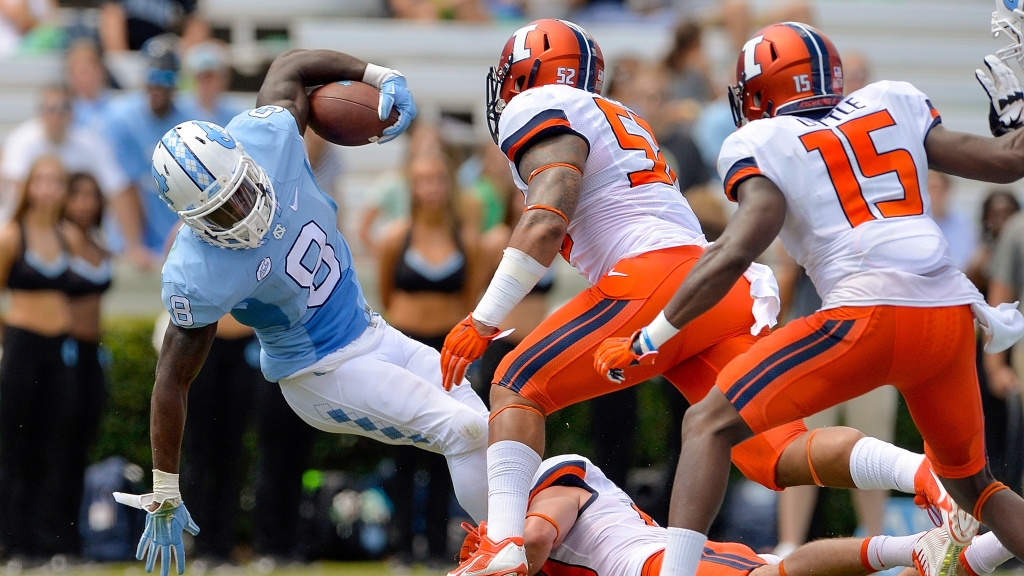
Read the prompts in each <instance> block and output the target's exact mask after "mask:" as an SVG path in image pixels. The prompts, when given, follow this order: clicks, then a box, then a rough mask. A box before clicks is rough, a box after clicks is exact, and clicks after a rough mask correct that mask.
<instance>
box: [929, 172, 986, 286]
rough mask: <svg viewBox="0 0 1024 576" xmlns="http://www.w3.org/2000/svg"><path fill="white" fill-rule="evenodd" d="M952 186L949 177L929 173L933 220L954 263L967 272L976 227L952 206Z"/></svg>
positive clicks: (972, 250)
mask: <svg viewBox="0 0 1024 576" xmlns="http://www.w3.org/2000/svg"><path fill="white" fill-rule="evenodd" d="M951 184H952V182H951V181H950V177H949V176H948V175H946V174H943V173H942V172H937V171H935V170H930V171H929V172H928V196H929V197H930V198H931V201H932V218H934V219H935V223H936V224H938V225H939V229H940V230H942V235H943V236H945V237H946V242H947V243H949V253H950V254H951V255H952V256H953V263H954V264H956V267H957V268H959V269H961V270H966V269H967V264H968V262H970V260H971V256H972V255H973V254H974V247H975V245H976V241H975V239H974V227H973V226H972V225H971V221H970V220H969V219H968V218H967V216H965V215H964V214H963V212H961V211H959V210H954V209H952V207H951V206H950V200H951V199H950V192H951V190H950V185H951Z"/></svg>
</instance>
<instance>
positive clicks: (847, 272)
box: [718, 81, 980, 309]
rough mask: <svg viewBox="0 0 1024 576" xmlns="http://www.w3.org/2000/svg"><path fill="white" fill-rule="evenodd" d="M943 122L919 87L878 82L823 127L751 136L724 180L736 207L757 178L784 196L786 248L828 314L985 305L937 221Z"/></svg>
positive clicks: (743, 132) (772, 128)
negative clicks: (932, 151) (934, 176)
mask: <svg viewBox="0 0 1024 576" xmlns="http://www.w3.org/2000/svg"><path fill="white" fill-rule="evenodd" d="M939 122H941V117H940V116H939V114H938V112H937V111H936V110H935V109H934V108H933V107H932V105H931V102H929V101H928V99H927V98H926V97H925V95H924V94H922V93H921V92H920V91H919V90H917V89H916V88H914V87H913V86H912V85H910V84H907V83H905V82H888V81H884V82H876V83H874V84H870V85H868V86H866V87H865V88H863V89H861V90H858V91H856V92H854V93H853V94H850V95H849V96H847V97H846V98H845V99H844V100H843V101H842V102H841V103H840V104H839V105H838V106H836V107H835V109H834V110H833V111H832V112H830V113H829V115H828V116H826V117H824V118H822V119H820V120H811V119H808V118H801V117H796V116H778V117H775V118H768V119H763V120H757V121H754V122H751V123H749V124H747V125H746V126H744V127H743V128H741V129H740V130H739V131H737V132H735V133H734V134H732V135H731V136H729V138H727V139H726V141H725V144H724V145H723V146H722V151H721V154H720V155H719V159H718V170H719V174H720V175H721V177H722V181H723V182H724V183H725V193H726V195H727V196H728V197H729V199H731V200H733V201H735V200H736V190H737V187H738V186H739V184H740V183H741V182H743V181H744V180H746V179H747V178H750V177H753V176H759V175H760V176H764V177H767V178H768V179H769V180H771V181H772V182H774V183H775V185H776V186H778V187H779V189H781V190H782V192H783V193H784V194H785V196H786V209H787V216H786V222H785V225H784V226H783V228H782V231H781V232H780V234H779V236H780V238H781V239H782V242H783V244H784V245H785V247H786V250H787V251H789V253H790V254H791V255H792V256H793V257H794V258H795V259H796V261H797V262H798V263H799V264H800V265H801V266H803V267H804V268H805V269H806V270H807V274H808V276H810V278H811V280H812V281H813V282H814V286H815V287H816V288H817V290H818V293H819V294H820V295H821V297H822V301H823V306H822V308H823V309H829V308H836V307H839V306H872V305H886V304H890V305H902V306H951V305H959V304H968V303H977V302H979V299H980V294H979V293H978V292H977V290H976V289H975V288H974V286H973V285H972V284H971V283H970V282H969V281H968V280H967V278H966V277H965V276H964V275H963V274H962V273H960V272H959V271H958V270H957V269H956V268H955V266H954V264H953V261H952V258H951V257H950V252H949V246H948V245H947V244H946V240H945V239H944V238H943V236H942V232H941V231H940V230H939V227H938V225H936V224H935V222H934V221H933V220H932V218H931V216H930V212H931V205H930V200H929V197H928V190H927V178H928V158H927V156H926V154H925V146H924V141H925V138H926V137H927V135H928V132H929V130H931V129H932V128H933V127H934V126H936V125H937V124H938V123H939Z"/></svg>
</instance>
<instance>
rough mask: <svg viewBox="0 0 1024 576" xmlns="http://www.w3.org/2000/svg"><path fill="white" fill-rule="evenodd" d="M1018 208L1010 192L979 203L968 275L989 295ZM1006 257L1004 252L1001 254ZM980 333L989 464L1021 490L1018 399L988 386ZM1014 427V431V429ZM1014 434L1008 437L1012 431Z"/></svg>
mask: <svg viewBox="0 0 1024 576" xmlns="http://www.w3.org/2000/svg"><path fill="white" fill-rule="evenodd" d="M1019 210H1020V203H1019V202H1018V201H1017V198H1016V197H1015V196H1014V195H1013V192H1011V191H1009V190H1005V189H995V190H992V191H990V192H989V193H988V196H986V198H985V201H984V202H983V203H982V206H981V243H980V244H979V246H978V250H977V251H976V252H975V253H974V256H973V257H972V258H971V262H970V264H969V265H968V266H967V270H966V274H967V277H968V278H970V279H971V281H972V282H974V285H975V286H977V287H978V290H980V291H981V293H982V294H985V295H986V297H988V296H989V294H988V288H989V276H988V269H989V263H990V261H991V256H992V250H993V248H994V247H995V245H996V243H997V242H999V238H1000V235H1001V233H1002V232H1003V230H1004V229H1006V223H1007V221H1008V220H1010V218H1011V217H1012V216H1013V215H1014V214H1015V213H1017V212H1018V211H1019ZM1001 257H1005V253H1004V254H1002V255H1001ZM984 358H985V354H984V350H983V338H982V335H981V334H979V335H978V380H979V382H980V384H981V406H982V409H983V410H984V412H985V449H986V451H987V452H988V458H989V467H990V468H992V474H993V475H994V476H995V477H996V479H998V480H999V481H1001V482H1003V483H1004V484H1006V485H1007V486H1010V488H1011V489H1013V490H1014V491H1015V492H1017V493H1020V490H1021V480H1022V477H1021V475H1022V473H1024V461H1022V457H1024V451H1022V449H1021V448H1022V446H1021V445H1022V443H1024V437H1022V436H1021V432H1022V430H1021V421H1020V416H1021V410H1020V400H1019V398H1016V397H1015V396H1017V395H1019V394H1014V392H1015V390H1013V389H1012V388H1011V389H1009V390H1002V389H999V388H998V387H993V386H991V385H990V382H989V380H988V377H987V374H986V371H985V364H984ZM1015 427H1016V432H1014V430H1015ZM1014 433H1015V434H1016V436H1011V435H1012V434H1014Z"/></svg>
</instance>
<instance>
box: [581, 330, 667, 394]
mask: <svg viewBox="0 0 1024 576" xmlns="http://www.w3.org/2000/svg"><path fill="white" fill-rule="evenodd" d="M640 332H641V331H640V330H637V331H636V332H633V335H632V336H629V337H628V338H608V339H606V340H605V341H604V342H601V345H600V346H598V347H597V352H594V368H595V369H596V370H597V371H598V372H599V373H601V374H604V377H605V378H607V379H609V380H611V381H612V382H617V383H619V384H622V383H623V382H625V381H626V374H625V372H624V370H625V369H626V368H629V367H630V366H641V365H645V366H646V365H651V364H654V360H655V358H656V357H657V355H658V351H657V350H653V351H651V352H643V351H642V350H640V345H639V343H638V339H639V338H640Z"/></svg>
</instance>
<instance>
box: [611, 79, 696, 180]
mask: <svg viewBox="0 0 1024 576" xmlns="http://www.w3.org/2000/svg"><path fill="white" fill-rule="evenodd" d="M668 97H669V75H668V73H667V72H666V70H665V69H664V68H662V67H660V66H644V67H641V68H640V69H639V70H637V71H636V72H635V73H634V74H633V75H632V80H631V82H630V83H629V88H627V89H626V90H625V93H624V94H623V95H622V99H621V102H622V103H623V104H625V105H626V106H628V107H629V108H630V109H632V110H634V111H635V112H636V113H638V114H640V116H641V117H642V118H643V119H644V120H646V121H647V123H648V124H649V125H650V126H651V128H652V129H653V130H654V136H655V138H657V140H658V144H659V145H660V146H661V153H662V154H663V155H664V156H665V160H666V161H667V162H668V163H669V165H670V166H671V167H672V169H673V170H674V171H675V173H676V178H677V182H678V184H679V190H681V191H682V192H684V193H685V192H687V191H688V190H690V189H691V188H694V187H697V186H703V185H704V184H706V183H707V182H708V181H709V180H711V173H710V171H709V170H708V168H707V166H706V165H705V163H704V159H703V158H702V157H701V155H700V150H699V149H698V148H697V144H696V143H694V141H693V138H692V137H691V136H690V124H689V123H688V122H687V120H688V119H687V118H685V117H681V116H680V115H679V114H678V108H676V107H674V106H672V105H671V104H670V103H669V101H668V100H669V98H668Z"/></svg>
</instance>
